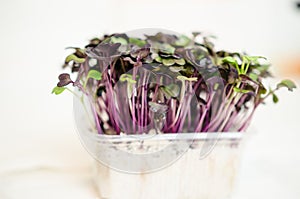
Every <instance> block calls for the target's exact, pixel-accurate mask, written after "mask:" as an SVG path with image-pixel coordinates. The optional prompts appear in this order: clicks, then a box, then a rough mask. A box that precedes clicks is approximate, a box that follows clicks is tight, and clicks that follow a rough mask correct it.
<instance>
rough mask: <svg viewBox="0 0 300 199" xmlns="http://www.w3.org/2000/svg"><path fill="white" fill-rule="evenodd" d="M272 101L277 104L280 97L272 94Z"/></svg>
mask: <svg viewBox="0 0 300 199" xmlns="http://www.w3.org/2000/svg"><path fill="white" fill-rule="evenodd" d="M272 99H273V102H274V103H275V104H276V103H277V102H278V97H277V95H275V93H273V94H272Z"/></svg>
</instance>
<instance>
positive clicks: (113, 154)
mask: <svg viewBox="0 0 300 199" xmlns="http://www.w3.org/2000/svg"><path fill="white" fill-rule="evenodd" d="M242 135H243V133H181V134H177V135H176V134H158V135H153V136H149V135H147V137H145V136H143V135H135V136H132V135H131V136H130V135H118V136H116V135H99V134H94V133H91V132H89V133H83V134H80V136H81V138H82V141H83V144H84V145H85V147H86V148H87V150H88V151H89V152H90V153H91V154H92V155H93V156H94V157H95V159H97V160H98V161H95V162H94V164H93V178H94V182H95V184H96V188H97V190H98V192H99V195H100V197H101V198H103V199H127V198H128V199H226V198H230V195H231V193H232V191H233V188H234V184H235V178H236V174H237V169H238V166H239V159H240V151H241V150H240V148H241V140H242V139H241V138H242Z"/></svg>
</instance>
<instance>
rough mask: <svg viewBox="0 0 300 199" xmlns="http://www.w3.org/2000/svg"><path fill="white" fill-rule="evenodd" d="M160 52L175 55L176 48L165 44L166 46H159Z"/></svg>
mask: <svg viewBox="0 0 300 199" xmlns="http://www.w3.org/2000/svg"><path fill="white" fill-rule="evenodd" d="M159 50H160V51H161V52H162V53H166V54H174V53H175V50H176V48H174V47H173V46H171V45H170V44H167V43H164V44H161V45H160V46H159Z"/></svg>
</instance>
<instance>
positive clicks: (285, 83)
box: [277, 79, 297, 91]
mask: <svg viewBox="0 0 300 199" xmlns="http://www.w3.org/2000/svg"><path fill="white" fill-rule="evenodd" d="M282 87H286V88H287V89H288V90H289V91H293V89H294V88H297V86H296V84H295V83H294V82H293V81H291V80H289V79H285V80H282V81H281V82H280V83H279V84H277V89H279V88H282Z"/></svg>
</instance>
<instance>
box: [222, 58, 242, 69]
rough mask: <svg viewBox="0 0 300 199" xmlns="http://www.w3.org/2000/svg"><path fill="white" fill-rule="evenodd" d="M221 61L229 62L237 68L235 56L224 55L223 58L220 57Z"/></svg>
mask: <svg viewBox="0 0 300 199" xmlns="http://www.w3.org/2000/svg"><path fill="white" fill-rule="evenodd" d="M222 62H223V63H229V64H232V65H234V66H235V67H236V68H237V69H238V62H237V60H236V59H235V58H233V57H230V56H227V57H224V58H223V59H222Z"/></svg>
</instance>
